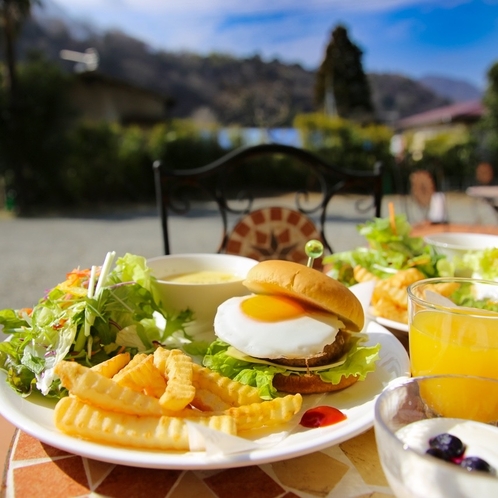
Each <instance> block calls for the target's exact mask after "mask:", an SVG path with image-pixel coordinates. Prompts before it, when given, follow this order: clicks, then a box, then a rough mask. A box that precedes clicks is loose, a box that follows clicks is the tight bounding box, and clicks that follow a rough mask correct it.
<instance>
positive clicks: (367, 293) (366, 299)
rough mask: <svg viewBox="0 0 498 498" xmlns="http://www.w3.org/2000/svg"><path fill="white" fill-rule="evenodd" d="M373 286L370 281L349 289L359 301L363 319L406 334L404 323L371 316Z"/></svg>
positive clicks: (406, 327) (373, 283)
mask: <svg viewBox="0 0 498 498" xmlns="http://www.w3.org/2000/svg"><path fill="white" fill-rule="evenodd" d="M374 286H375V282H374V281H370V282H362V283H360V284H355V285H352V286H351V287H350V288H349V290H350V291H351V292H352V293H353V294H354V295H355V296H356V297H357V298H358V299H359V301H360V303H361V305H362V307H363V311H364V312H365V318H367V319H370V320H375V321H376V322H377V323H380V324H381V325H383V326H384V327H388V328H390V329H393V330H398V331H400V332H408V325H407V324H406V323H401V322H397V321H395V320H389V319H388V318H382V317H380V316H375V315H374V314H373V312H372V307H371V306H370V301H371V300H372V293H373V290H374Z"/></svg>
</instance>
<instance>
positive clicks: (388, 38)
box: [52, 0, 498, 88]
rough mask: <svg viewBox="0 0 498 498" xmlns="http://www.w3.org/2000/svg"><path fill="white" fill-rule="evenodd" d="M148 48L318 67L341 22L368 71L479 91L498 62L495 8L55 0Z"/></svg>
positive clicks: (496, 0) (486, 2)
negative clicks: (431, 78) (437, 78)
mask: <svg viewBox="0 0 498 498" xmlns="http://www.w3.org/2000/svg"><path fill="white" fill-rule="evenodd" d="M52 1H53V2H54V3H56V4H58V5H59V6H60V7H61V8H63V9H64V10H65V11H66V13H67V14H68V15H71V16H76V17H77V18H78V19H81V20H86V21H91V22H92V23H94V24H95V25H97V26H98V27H101V28H106V29H108V28H118V29H121V30H122V31H124V32H126V33H128V34H130V35H132V36H135V37H137V38H140V39H141V40H143V41H145V42H146V43H148V44H149V45H150V46H151V47H153V48H157V49H165V50H169V51H176V50H188V51H192V52H195V53H199V54H208V53H210V52H214V51H217V52H223V53H229V54H233V55H235V56H242V57H246V56H251V55H254V54H259V55H261V56H262V57H263V58H264V59H271V58H274V57H277V58H279V59H280V60H282V61H284V62H298V63H300V64H302V65H303V66H304V67H306V68H308V69H315V68H316V67H318V65H319V64H320V61H321V59H322V57H323V54H324V50H325V47H326V45H327V43H328V41H329V38H330V33H331V31H332V29H333V28H334V27H335V26H336V25H337V24H339V23H342V24H344V25H345V26H346V28H347V29H348V33H349V37H350V39H351V40H352V41H353V42H354V43H356V44H357V45H358V46H359V47H360V48H361V49H362V50H363V66H364V69H365V71H367V72H390V73H399V74H403V75H406V76H409V77H413V78H419V77H422V76H426V75H443V76H450V77H454V78H459V79H463V80H466V81H468V82H470V83H473V84H475V85H477V86H479V87H480V88H485V86H486V72H487V71H488V69H489V68H490V67H491V65H492V64H494V63H495V62H498V0H439V1H434V0H52Z"/></svg>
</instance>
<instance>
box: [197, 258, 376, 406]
mask: <svg viewBox="0 0 498 498" xmlns="http://www.w3.org/2000/svg"><path fill="white" fill-rule="evenodd" d="M243 283H244V285H245V286H246V287H247V289H249V290H250V291H251V292H252V294H251V295H248V296H241V297H233V298H230V299H228V300H227V301H225V302H224V303H222V304H221V305H220V306H219V307H218V311H217V313H216V316H215V319H214V332H215V335H216V336H217V339H216V340H215V341H214V342H213V343H212V344H211V345H210V346H209V348H208V351H207V354H206V355H205V357H204V360H203V363H204V365H205V366H207V367H209V368H211V369H212V370H215V371H217V372H219V373H221V374H223V375H225V376H228V377H230V378H232V379H234V380H237V381H239V382H242V383H244V384H249V385H253V386H257V387H259V389H260V394H261V397H262V398H263V399H270V398H273V397H275V396H276V395H277V394H278V392H283V393H293V394H294V393H301V394H314V393H323V392H332V391H338V390H341V389H345V388H347V387H349V386H351V385H352V384H354V383H356V382H357V381H359V380H363V379H365V377H366V375H367V374H368V373H369V372H372V371H373V370H374V369H375V361H376V360H377V359H378V353H379V350H380V345H375V346H367V345H365V342H366V340H367V336H366V335H365V334H362V333H360V332H361V330H362V329H363V326H364V321H365V317H364V312H363V308H362V306H361V304H360V302H359V301H358V299H357V298H356V296H355V295H354V294H353V293H352V292H351V291H350V290H349V289H348V288H347V287H346V286H344V285H343V284H341V283H340V282H338V281H337V280H334V279H333V278H331V277H329V276H327V275H325V274H323V273H321V272H320V271H318V270H315V269H313V268H309V267H307V266H304V265H301V264H298V263H294V262H290V261H281V260H268V261H263V262H261V263H258V264H257V265H255V266H254V267H253V268H251V269H250V270H249V273H248V274H247V277H246V279H245V280H244V282H243Z"/></svg>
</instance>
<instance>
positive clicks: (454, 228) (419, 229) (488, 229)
mask: <svg viewBox="0 0 498 498" xmlns="http://www.w3.org/2000/svg"><path fill="white" fill-rule="evenodd" d="M441 232H462V233H483V234H491V235H498V225H469V224H460V223H430V222H428V221H427V222H423V223H418V224H416V225H413V227H412V231H411V233H410V235H411V236H412V237H423V236H425V235H430V234H433V233H441Z"/></svg>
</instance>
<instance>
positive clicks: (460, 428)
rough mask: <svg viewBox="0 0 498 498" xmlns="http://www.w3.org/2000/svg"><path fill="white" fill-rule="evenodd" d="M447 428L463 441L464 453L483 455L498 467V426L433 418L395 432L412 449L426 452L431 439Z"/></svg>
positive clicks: (490, 463) (496, 468) (495, 467)
mask: <svg viewBox="0 0 498 498" xmlns="http://www.w3.org/2000/svg"><path fill="white" fill-rule="evenodd" d="M444 432H447V433H448V434H451V435H452V436H456V437H457V438H459V439H460V440H461V441H462V443H463V444H464V445H465V446H466V449H465V453H464V457H470V456H475V457H479V458H482V459H483V460H486V462H488V463H489V465H491V467H493V468H494V469H495V470H496V471H498V427H494V426H492V425H487V424H482V423H480V422H474V421H472V420H462V419H457V418H430V419H426V420H419V421H418V422H414V423H413V424H409V425H406V426H405V427H403V428H402V429H400V430H399V431H398V432H396V435H397V436H398V437H399V438H400V439H401V440H402V441H403V442H404V443H405V444H406V445H408V446H409V447H410V448H412V449H413V450H415V451H418V452H420V453H425V452H426V450H427V449H428V448H429V439H431V438H433V437H435V436H437V435H438V434H442V433H444Z"/></svg>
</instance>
